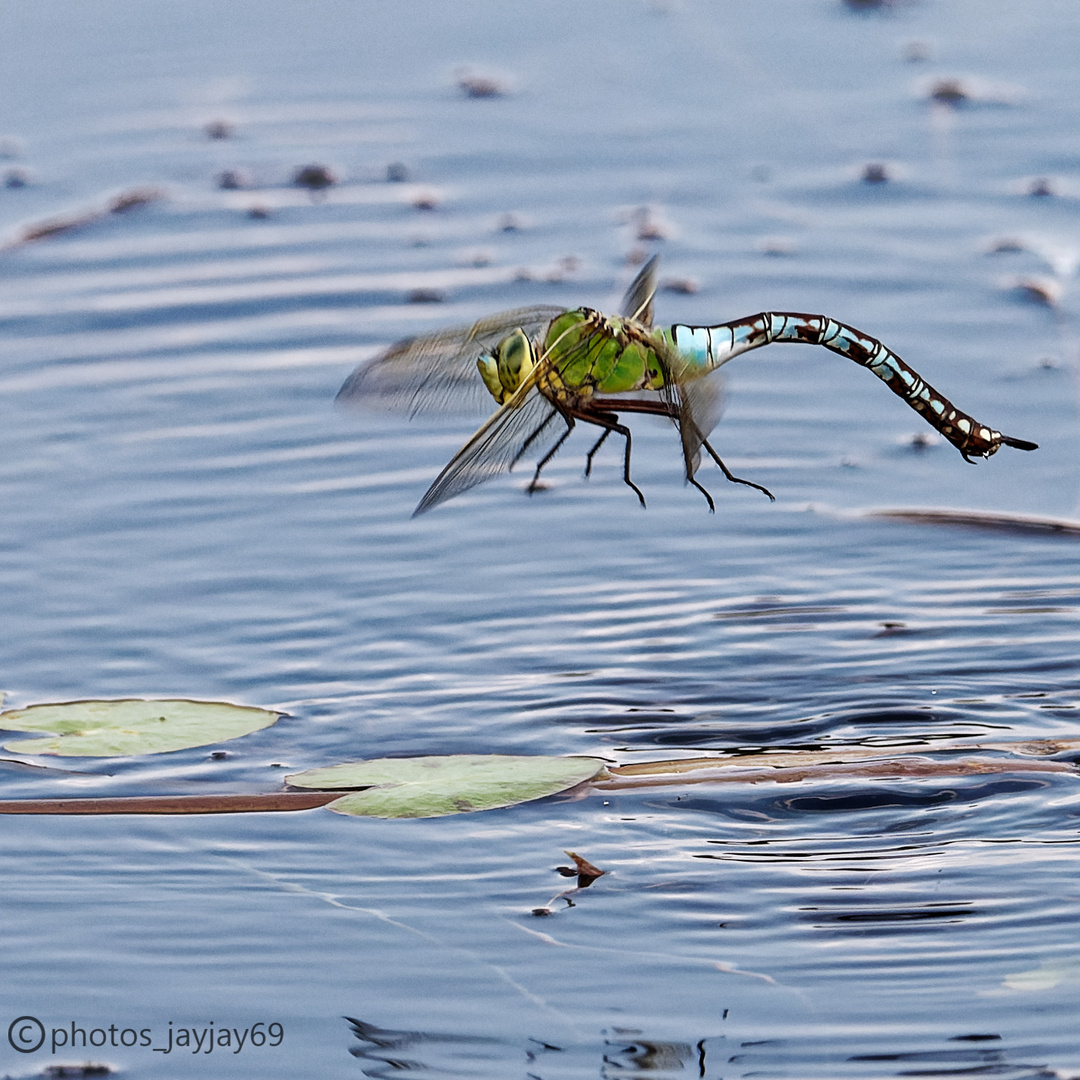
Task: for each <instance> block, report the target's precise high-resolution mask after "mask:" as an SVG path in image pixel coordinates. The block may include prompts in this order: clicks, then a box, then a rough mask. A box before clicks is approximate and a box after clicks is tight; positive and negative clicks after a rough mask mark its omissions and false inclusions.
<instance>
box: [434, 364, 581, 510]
mask: <svg viewBox="0 0 1080 1080" xmlns="http://www.w3.org/2000/svg"><path fill="white" fill-rule="evenodd" d="M570 427H571V425H570V423H569V421H567V420H566V419H564V417H563V416H562V415H561V414H560V413H559V410H558V409H556V408H555V406H554V405H552V403H551V402H550V401H548V399H547V398H546V397H544V395H543V394H541V393H540V391H539V389H537V386H536V377H535V373H534V375H533V376H532V377H530V378H529V380H527V381H526V382H525V383H524V384H523V385H522V386H521V387H520V388H519V389H518V391H517V393H516V394H515V395H514V397H513V398H511V400H510V401H508V402H507V403H506V404H505V405H503V406H501V407H500V409H499V410H498V412H496V413H495V414H494V415H493V416H492V417H491V418H490V419H489V420H488V421H487V422H486V423H485V424H484V425H483V426H482V427H481V428H480V430H479V431H477V432H476V434H475V435H473V437H472V438H471V439H470V440H469V441H468V442H467V443H466V444H465V445H464V446H463V447H462V448H461V449H460V450H459V451H458V452H457V453H456V454H455V455H454V457H453V459H452V460H451V461H450V463H449V464H448V465H447V466H446V468H445V469H443V471H442V472H441V473H439V475H438V476H437V477H436V478H435V483H433V484H432V485H431V487H429V488H428V490H427V494H425V495H424V497H423V498H422V499H421V500H420V502H419V504H418V505H417V507H416V509H415V510H414V511H413V517H416V516H417V515H418V514H423V513H424V512H425V511H427V510H431V509H432V508H433V507H435V506H438V505H439V503H441V502H446V500H447V499H452V498H453V497H454V496H455V495H460V494H461V493H462V492H463V491H468V490H469V488H471V487H475V486H476V485H477V484H482V483H483V482H484V481H485V480H490V479H491V478H492V477H493V476H498V475H499V473H504V472H509V471H510V470H511V469H512V468H513V467H514V466H515V465H516V464H517V463H518V461H519V460H520V459H521V457H522V456H523V455H524V454H526V453H530V452H531V453H535V454H541V455H546V454H547V452H548V451H550V450H553V449H554V447H556V446H557V445H558V444H559V443H560V442H561V441H562V440H563V439H564V438H565V437H566V435H567V433H568V432H569V430H570Z"/></svg>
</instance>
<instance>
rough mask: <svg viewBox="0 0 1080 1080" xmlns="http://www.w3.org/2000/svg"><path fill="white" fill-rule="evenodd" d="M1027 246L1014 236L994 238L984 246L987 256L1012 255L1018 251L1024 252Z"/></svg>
mask: <svg viewBox="0 0 1080 1080" xmlns="http://www.w3.org/2000/svg"><path fill="white" fill-rule="evenodd" d="M1026 250H1027V245H1026V244H1025V243H1024V241H1023V240H1020V239H1018V238H1017V237H1015V236H995V237H994V239H993V240H991V241H990V242H989V243H988V244H987V245H986V253H987V254H988V255H1013V254H1015V253H1016V252H1018V251H1026Z"/></svg>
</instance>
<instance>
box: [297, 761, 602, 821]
mask: <svg viewBox="0 0 1080 1080" xmlns="http://www.w3.org/2000/svg"><path fill="white" fill-rule="evenodd" d="M604 764H605V763H604V762H603V761H602V760H601V759H600V758H588V757H540V756H529V757H515V756H510V755H505V754H453V755H450V756H448V757H415V758H382V759H380V760H377V761H353V762H349V763H347V764H343V765H330V766H327V767H326V768H322V769H308V770H307V771H306V772H302V773H295V774H294V775H292V776H287V777H286V778H285V779H286V782H287V783H289V784H291V785H292V786H293V787H302V788H317V789H321V790H324V791H325V790H335V789H337V788H361V787H362V788H366V789H367V790H366V791H356V792H353V793H352V794H350V795H344V796H342V797H341V798H340V799H337V800H335V801H334V802H332V803H330V804H329V808H330V809H331V810H333V811H335V812H336V813H339V814H354V815H357V816H360V817H381V818H423V817H443V816H445V815H447V814H466V813H470V812H471V811H474V810H494V809H496V808H497V807H501V806H515V805H516V804H517V803H523V802H529V801H530V800H531V799H542V798H544V797H545V796H547V795H555V794H558V792H560V791H566V790H567V789H568V788H572V787H576V786H577V785H578V784H580V783H582V782H584V781H585V780H591V779H592V778H593V777H594V776H596V774H597V773H599V772H600V771H601V769H603V768H604Z"/></svg>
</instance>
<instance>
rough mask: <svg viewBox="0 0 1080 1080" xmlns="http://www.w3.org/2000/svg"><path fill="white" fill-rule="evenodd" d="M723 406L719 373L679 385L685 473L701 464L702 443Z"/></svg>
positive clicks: (689, 474)
mask: <svg viewBox="0 0 1080 1080" xmlns="http://www.w3.org/2000/svg"><path fill="white" fill-rule="evenodd" d="M723 408H724V384H723V381H722V380H721V378H720V376H719V375H713V376H712V377H711V378H704V379H701V378H698V379H692V380H689V381H687V382H683V383H681V384H680V385H679V422H678V428H679V435H680V436H681V438H682V444H683V459H684V460H685V462H686V467H687V471H688V476H693V475H694V474H695V473H696V472H697V469H698V466H699V465H700V464H701V444H702V443H703V442H704V441H705V440H706V439H707V438H708V437H709V434H710V432H711V431H712V429H713V428H714V427H716V424H717V421H719V419H720V414H721V412H723Z"/></svg>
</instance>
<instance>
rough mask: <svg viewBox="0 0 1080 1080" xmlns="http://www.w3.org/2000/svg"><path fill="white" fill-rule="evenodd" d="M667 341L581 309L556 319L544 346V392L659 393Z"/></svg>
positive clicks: (627, 323)
mask: <svg viewBox="0 0 1080 1080" xmlns="http://www.w3.org/2000/svg"><path fill="white" fill-rule="evenodd" d="M665 345H666V343H665V339H664V337H663V336H662V334H661V333H660V331H658V330H650V329H649V328H648V327H645V326H642V325H641V323H639V322H635V321H634V320H633V319H623V318H618V317H611V316H608V315H601V314H600V312H598V311H593V310H592V309H591V308H577V309H576V310H574V311H567V312H566V313H565V314H563V315H560V316H558V318H556V319H555V320H554V321H553V322H552V323H551V325H550V326H549V327H548V330H547V335H546V337H545V338H544V342H543V346H542V355H543V356H544V358H545V360H546V363H545V371H546V372H547V374H546V375H545V376H544V377H543V379H542V382H543V383H544V384H546V385H544V386H543V389H546V390H547V391H548V392H553V393H555V394H559V393H570V394H581V395H583V396H586V397H588V396H591V395H592V394H622V393H626V392H628V391H632V390H659V389H660V387H662V386H663V385H664V370H665V364H664V363H663V362H662V360H661V358H660V354H659V352H658V350H665V351H667V350H666V349H665Z"/></svg>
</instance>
